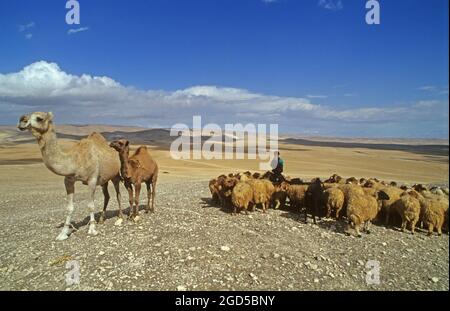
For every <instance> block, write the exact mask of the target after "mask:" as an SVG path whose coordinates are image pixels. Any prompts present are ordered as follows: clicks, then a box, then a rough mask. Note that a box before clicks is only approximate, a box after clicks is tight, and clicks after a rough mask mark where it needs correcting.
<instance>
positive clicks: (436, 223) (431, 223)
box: [423, 200, 448, 236]
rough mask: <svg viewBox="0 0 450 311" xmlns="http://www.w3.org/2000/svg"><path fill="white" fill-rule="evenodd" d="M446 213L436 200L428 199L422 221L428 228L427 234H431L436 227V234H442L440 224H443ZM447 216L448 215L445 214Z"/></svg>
mask: <svg viewBox="0 0 450 311" xmlns="http://www.w3.org/2000/svg"><path fill="white" fill-rule="evenodd" d="M446 213H447V214H448V209H447V212H446V211H445V209H444V208H442V206H441V204H440V203H439V201H437V200H430V201H429V204H428V206H427V207H426V208H425V211H424V215H423V222H424V225H425V227H426V228H428V235H429V236H431V235H433V232H434V229H435V228H436V230H437V232H438V235H439V236H441V235H442V226H443V224H444V220H445V215H446ZM447 217H448V216H447Z"/></svg>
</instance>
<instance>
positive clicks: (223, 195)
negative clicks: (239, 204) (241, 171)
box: [218, 177, 238, 208]
mask: <svg viewBox="0 0 450 311" xmlns="http://www.w3.org/2000/svg"><path fill="white" fill-rule="evenodd" d="M237 183H238V179H237V178H235V177H227V178H225V179H223V181H222V182H221V183H220V185H219V187H218V188H219V197H220V201H221V204H222V207H223V208H230V207H231V206H232V203H231V194H232V191H233V188H234V186H235V185H236V184H237Z"/></svg>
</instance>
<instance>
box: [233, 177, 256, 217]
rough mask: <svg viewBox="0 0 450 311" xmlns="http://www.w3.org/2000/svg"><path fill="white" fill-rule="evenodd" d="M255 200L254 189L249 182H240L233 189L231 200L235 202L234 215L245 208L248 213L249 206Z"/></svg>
mask: <svg viewBox="0 0 450 311" xmlns="http://www.w3.org/2000/svg"><path fill="white" fill-rule="evenodd" d="M252 201H253V189H252V187H251V186H250V184H249V183H247V182H243V181H241V182H238V183H237V184H236V186H235V187H234V188H233V190H232V194H231V202H232V203H233V215H236V213H237V210H238V209H239V210H244V211H245V214H248V207H249V205H250V204H251V203H252Z"/></svg>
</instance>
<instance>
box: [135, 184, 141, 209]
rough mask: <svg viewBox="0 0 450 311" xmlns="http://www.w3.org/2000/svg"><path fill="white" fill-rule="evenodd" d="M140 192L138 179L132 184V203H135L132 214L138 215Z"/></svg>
mask: <svg viewBox="0 0 450 311" xmlns="http://www.w3.org/2000/svg"><path fill="white" fill-rule="evenodd" d="M140 194H141V183H140V182H139V181H138V182H137V183H136V184H135V185H134V203H135V205H136V206H135V207H134V208H135V213H134V216H138V215H139V195H140Z"/></svg>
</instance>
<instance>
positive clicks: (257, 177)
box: [252, 172, 261, 179]
mask: <svg viewBox="0 0 450 311" xmlns="http://www.w3.org/2000/svg"><path fill="white" fill-rule="evenodd" d="M252 177H253V178H254V179H260V178H261V173H258V172H255V173H253V175H252Z"/></svg>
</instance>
